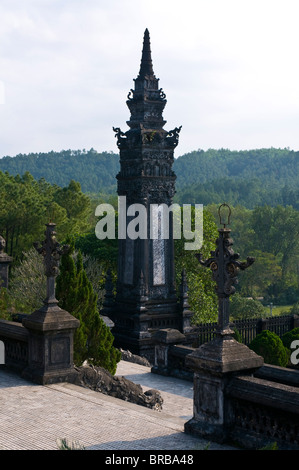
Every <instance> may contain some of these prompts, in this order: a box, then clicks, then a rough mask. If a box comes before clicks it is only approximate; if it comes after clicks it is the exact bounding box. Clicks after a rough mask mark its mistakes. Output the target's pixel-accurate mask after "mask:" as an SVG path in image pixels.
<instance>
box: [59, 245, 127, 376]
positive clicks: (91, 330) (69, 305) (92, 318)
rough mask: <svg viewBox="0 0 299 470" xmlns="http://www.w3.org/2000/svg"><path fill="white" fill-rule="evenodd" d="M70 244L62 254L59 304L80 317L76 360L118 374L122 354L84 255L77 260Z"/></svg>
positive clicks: (75, 346) (76, 342) (75, 347)
mask: <svg viewBox="0 0 299 470" xmlns="http://www.w3.org/2000/svg"><path fill="white" fill-rule="evenodd" d="M70 246H71V248H70V250H69V252H68V253H66V254H64V255H62V257H61V261H60V273H59V275H58V277H57V281H56V296H57V299H58V300H59V306H60V307H61V308H63V309H64V310H66V311H68V312H69V313H71V314H72V315H73V316H74V317H76V318H78V319H79V320H80V326H79V328H77V330H76V332H75V335H74V362H75V364H76V365H81V364H82V363H83V361H84V360H88V361H89V362H90V363H92V364H93V365H95V366H101V367H104V368H105V369H106V370H108V371H109V372H110V373H111V374H115V372H116V367H117V363H118V362H119V361H120V358H121V353H120V351H119V350H118V349H116V348H115V347H114V346H113V341H114V337H113V335H112V333H111V331H110V329H109V327H108V326H107V325H106V324H105V323H104V321H103V319H102V318H101V317H100V314H99V310H98V307H97V295H96V294H95V293H94V291H93V288H92V284H91V282H90V281H89V279H88V278H87V275H86V272H85V270H84V267H83V260H82V254H81V252H80V251H79V252H78V254H77V259H76V261H74V257H73V256H72V255H73V253H74V244H73V243H71V244H70Z"/></svg>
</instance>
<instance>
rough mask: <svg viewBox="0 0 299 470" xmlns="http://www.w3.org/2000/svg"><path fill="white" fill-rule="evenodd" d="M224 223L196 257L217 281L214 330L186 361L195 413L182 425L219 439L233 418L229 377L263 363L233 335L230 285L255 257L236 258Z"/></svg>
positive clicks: (225, 434) (226, 433)
mask: <svg viewBox="0 0 299 470" xmlns="http://www.w3.org/2000/svg"><path fill="white" fill-rule="evenodd" d="M225 206H227V205H226V204H225ZM221 207H222V206H220V208H221ZM220 208H219V212H220ZM220 221H221V218H220ZM228 222H229V221H228ZM221 223H222V222H221ZM223 225H224V227H223V228H222V229H219V230H218V232H219V237H218V239H217V241H216V245H217V246H216V250H215V251H213V252H212V253H211V255H212V256H211V258H209V259H208V260H206V261H203V260H202V259H201V255H199V256H198V259H199V261H200V263H201V264H202V265H203V266H205V267H209V268H210V269H211V270H212V274H213V279H214V280H215V281H216V292H217V295H218V328H217V333H216V336H215V338H214V339H213V340H212V341H210V342H208V343H205V344H203V345H202V346H200V347H199V348H198V349H196V350H195V351H194V352H193V353H191V354H190V355H188V356H187V357H186V361H185V363H186V365H187V366H188V367H190V368H191V369H192V370H193V371H194V415H193V418H192V419H191V420H190V421H188V422H187V423H186V424H185V431H186V432H187V433H191V434H195V435H199V436H202V437H205V438H209V439H213V440H214V441H218V442H225V441H226V440H227V438H228V436H229V432H230V428H231V426H232V423H233V421H234V411H233V408H232V406H231V401H230V399H229V398H228V397H227V395H226V393H225V389H226V386H227V385H228V383H229V381H230V379H231V377H232V376H233V375H234V374H236V373H238V372H242V373H245V372H246V373H251V372H253V371H254V370H256V369H257V368H259V367H261V366H262V365H263V358H262V357H260V356H258V355H257V354H255V353H254V352H253V351H252V350H250V349H249V348H248V347H247V346H245V345H244V344H241V343H238V342H237V341H236V340H235V339H234V338H233V336H232V335H233V333H234V331H233V330H232V329H231V328H230V322H229V296H230V295H232V294H233V293H234V292H235V288H234V287H233V285H234V284H236V283H237V273H238V271H239V270H240V269H241V270H243V269H246V268H247V267H248V266H250V265H251V264H252V263H253V261H254V259H253V258H247V261H246V262H244V263H241V262H239V261H238V258H239V255H238V254H236V253H234V252H233V250H232V248H231V245H232V244H233V242H232V240H231V239H230V238H229V235H230V229H227V228H226V223H225V224H223Z"/></svg>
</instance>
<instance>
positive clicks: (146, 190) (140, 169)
mask: <svg viewBox="0 0 299 470" xmlns="http://www.w3.org/2000/svg"><path fill="white" fill-rule="evenodd" d="M134 82H135V88H134V90H133V89H131V90H130V92H129V94H128V100H127V106H128V108H129V110H130V113H131V117H130V120H129V121H127V124H128V126H129V128H130V129H129V130H128V131H127V132H122V131H121V130H120V128H113V130H114V131H115V133H116V137H117V146H118V148H119V152H120V172H119V173H118V175H117V182H118V196H119V219H118V226H119V253H118V280H117V286H116V297H115V301H114V304H113V306H112V304H110V308H108V310H106V312H107V313H108V314H109V317H110V318H111V319H112V320H113V322H114V323H115V326H114V328H113V334H114V336H115V345H116V346H118V347H121V348H123V349H129V350H130V351H131V352H133V353H134V354H139V355H144V356H148V357H149V356H151V355H152V352H153V350H154V349H153V348H154V346H153V339H152V334H153V333H154V332H155V331H157V330H159V329H165V328H172V329H179V330H180V331H182V332H183V330H184V328H185V327H186V315H185V318H184V319H183V316H184V315H182V312H181V309H180V304H179V302H178V299H177V296H176V288H175V273H174V243H173V230H172V225H173V214H172V211H169V210H168V209H166V210H165V207H167V208H169V207H170V206H171V204H172V198H173V196H174V194H175V179H176V176H175V174H174V172H173V170H172V164H173V160H174V149H175V147H176V146H177V144H178V136H179V132H180V129H181V128H176V129H174V130H172V131H169V132H168V131H166V130H164V129H163V126H164V124H165V122H166V121H164V119H163V116H162V113H163V110H164V107H165V105H166V99H165V93H164V92H163V91H162V89H161V88H159V79H158V78H156V76H155V74H154V71H153V65H152V58H151V49H150V37H149V32H148V30H147V29H146V30H145V33H144V40H143V50H142V58H141V65H140V71H139V75H138V77H137V78H136V79H135V80H134ZM120 201H122V206H121V204H120ZM134 204H135V206H132V205H134ZM162 204H164V205H165V206H164V210H163V208H162V207H161V205H162ZM137 205H138V206H137ZM140 205H142V206H143V207H141V209H144V210H142V211H141V210H139V209H140ZM130 206H132V207H133V208H135V209H136V208H137V212H134V210H133V208H132V207H131V209H129V207H130ZM159 206H160V207H159ZM128 209H129V213H127V211H128ZM145 210H146V215H145ZM168 214H169V215H168ZM139 217H140V218H139ZM165 217H169V219H166V218H165ZM150 218H151V220H152V221H151V220H150ZM137 219H138V221H139V223H137ZM134 220H135V222H134ZM163 220H169V233H168V236H167V234H166V232H163V231H164V230H165V228H164V227H165V226H164V224H163ZM130 223H132V224H135V229H136V230H135V231H136V238H135V239H134V236H133V237H132V236H128V230H127V229H128V226H129V224H130ZM120 225H122V228H121V229H120ZM163 233H165V235H163ZM110 299H111V295H110ZM106 306H107V304H106ZM111 307H112V308H111ZM104 311H105V309H104ZM185 313H186V312H185ZM103 314H104V315H105V312H103ZM187 323H188V322H187Z"/></svg>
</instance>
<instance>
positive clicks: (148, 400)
mask: <svg viewBox="0 0 299 470" xmlns="http://www.w3.org/2000/svg"><path fill="white" fill-rule="evenodd" d="M75 369H76V371H77V379H76V384H77V385H81V386H83V387H87V388H90V389H91V390H94V391H96V392H101V393H104V394H105V395H110V396H112V397H115V398H120V399H121V400H125V401H129V402H131V403H136V404H137V405H142V406H145V407H147V408H153V409H156V410H161V409H162V404H163V398H162V396H161V394H160V392H159V391H158V390H154V389H151V390H147V391H145V392H143V389H142V387H141V385H139V384H135V383H134V382H131V381H130V380H128V379H126V378H125V377H122V376H114V375H112V374H110V372H108V371H107V370H105V369H104V368H102V367H95V366H92V365H83V366H81V367H75Z"/></svg>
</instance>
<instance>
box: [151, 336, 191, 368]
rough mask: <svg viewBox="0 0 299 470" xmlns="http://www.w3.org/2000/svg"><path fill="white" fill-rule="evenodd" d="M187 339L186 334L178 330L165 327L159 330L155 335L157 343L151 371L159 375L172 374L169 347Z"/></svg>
mask: <svg viewBox="0 0 299 470" xmlns="http://www.w3.org/2000/svg"><path fill="white" fill-rule="evenodd" d="M185 340H186V338H185V335H183V333H181V332H180V331H178V330H174V329H172V328H165V329H163V330H158V331H156V333H155V334H154V335H153V341H154V344H155V362H154V365H153V367H152V369H151V372H153V373H155V374H159V375H171V374H170V370H169V361H168V359H169V358H168V353H169V348H170V347H171V346H174V345H176V344H181V343H183V342H184V341H185Z"/></svg>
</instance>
